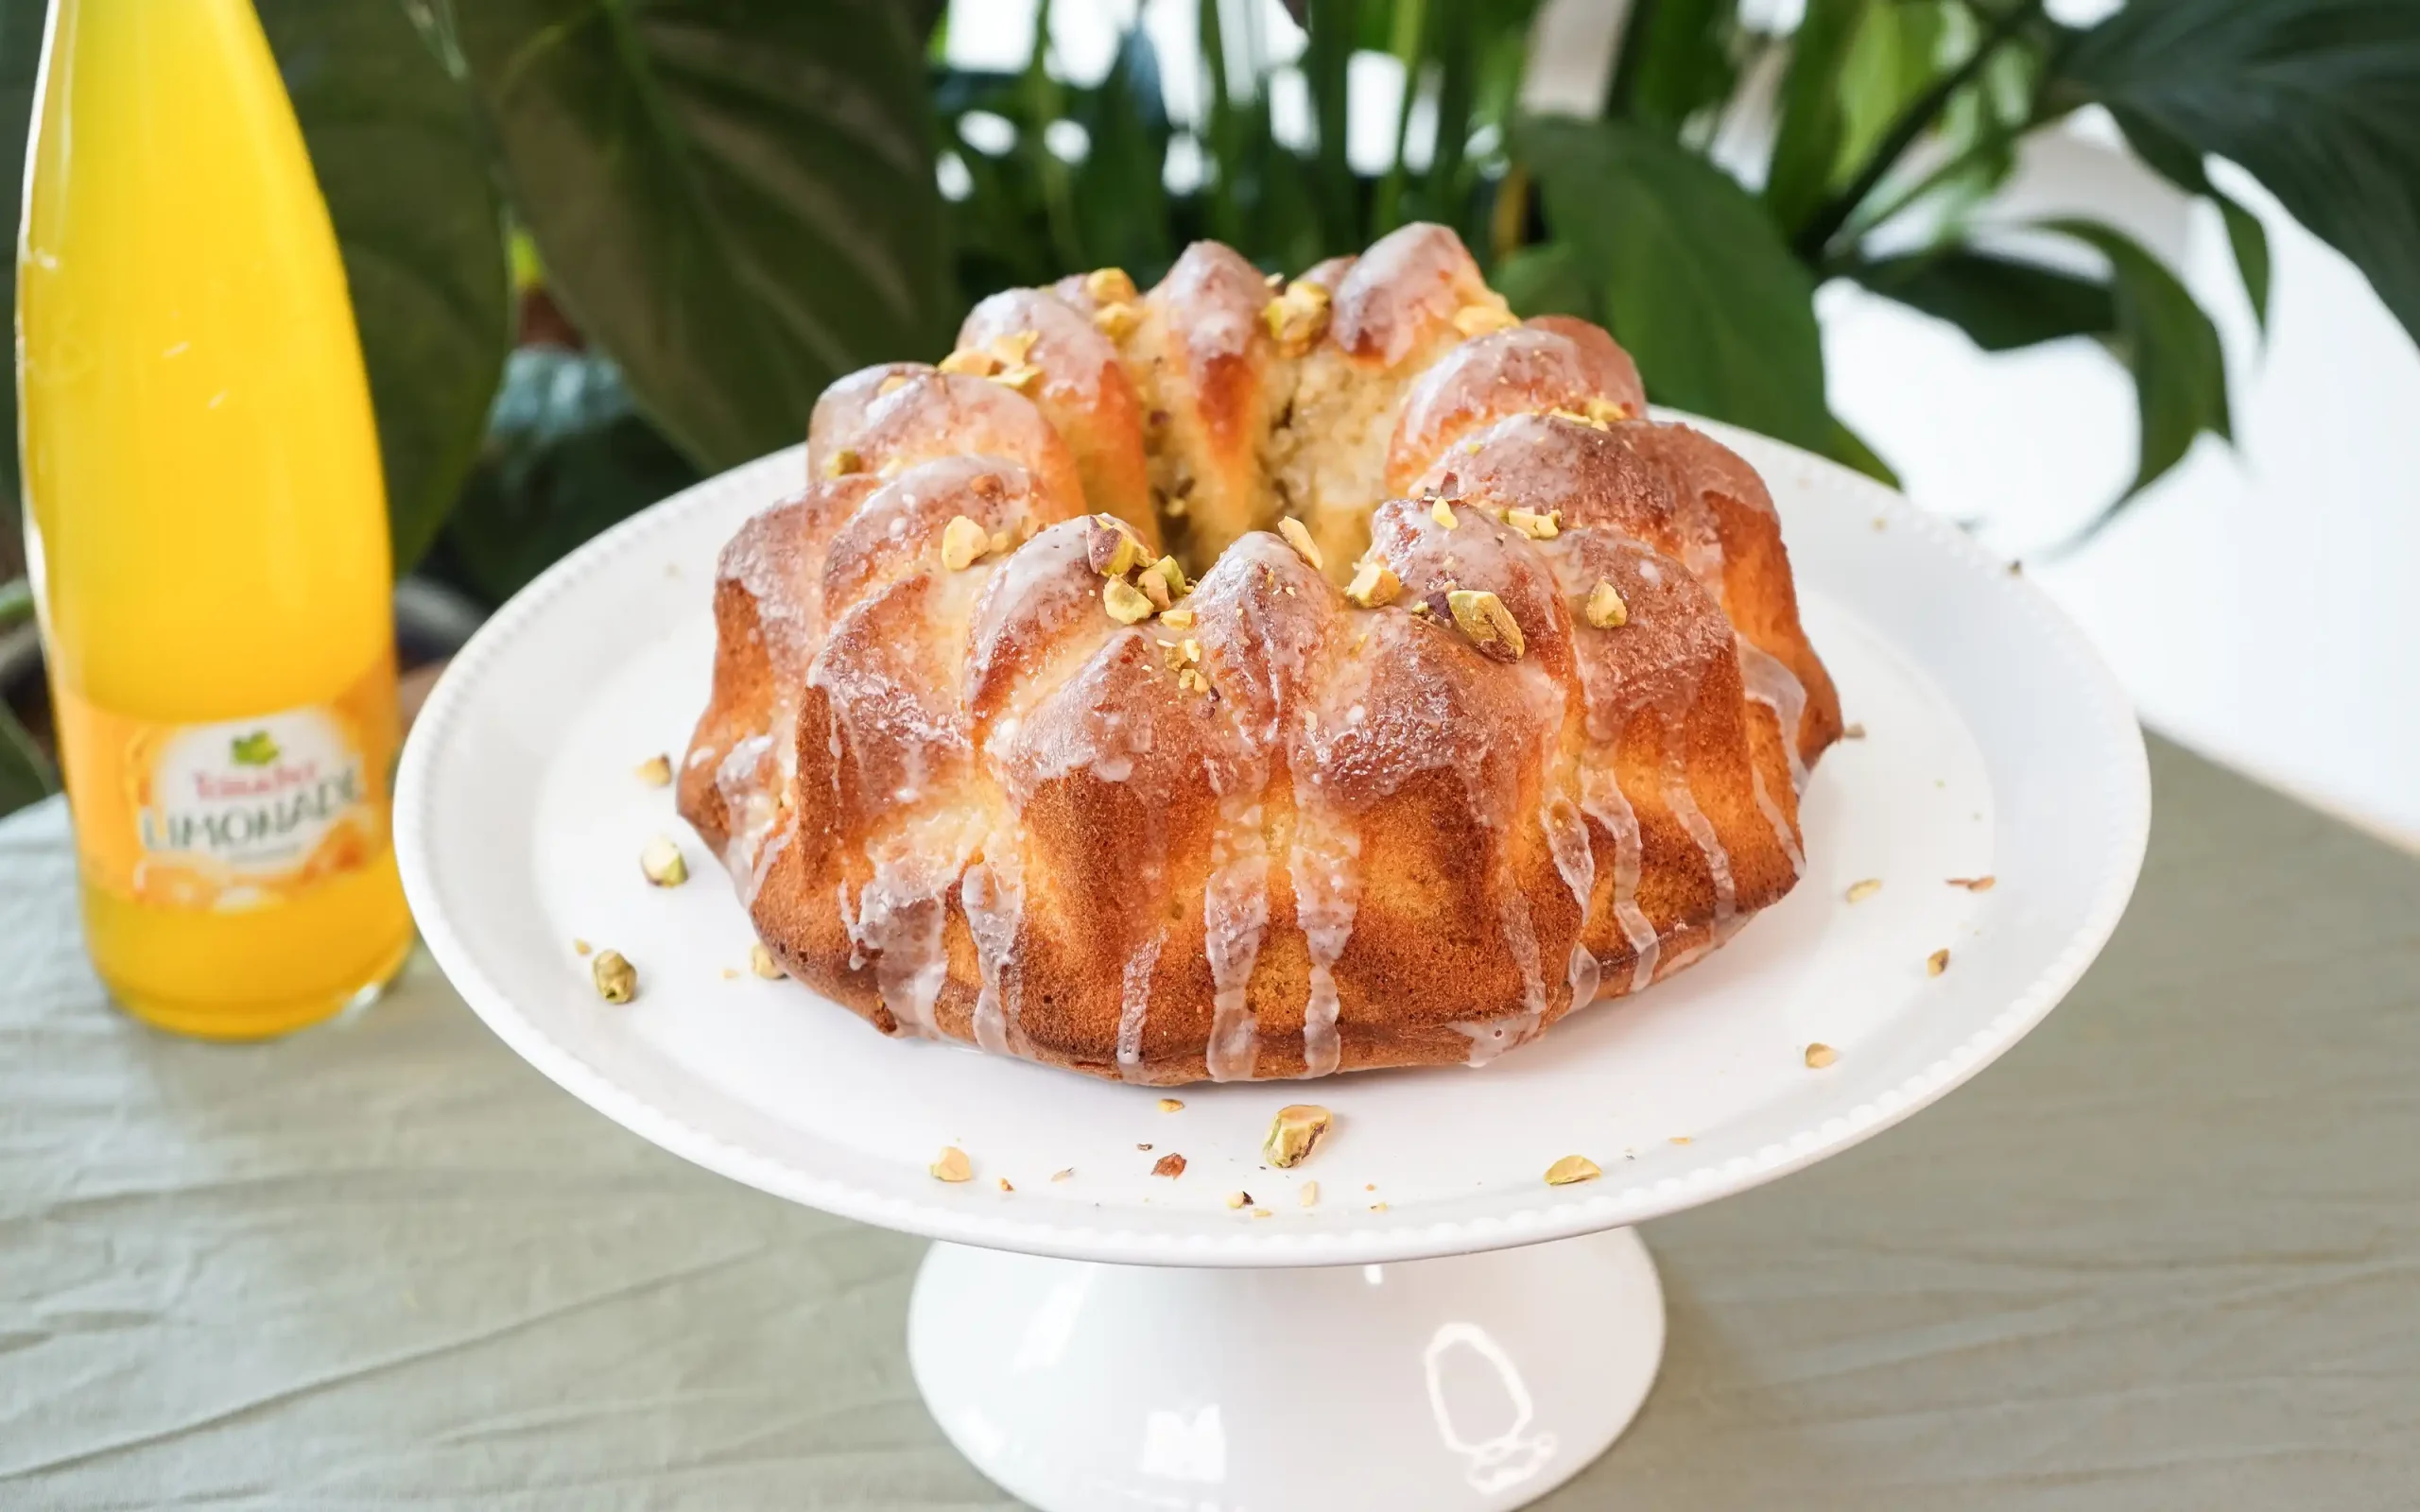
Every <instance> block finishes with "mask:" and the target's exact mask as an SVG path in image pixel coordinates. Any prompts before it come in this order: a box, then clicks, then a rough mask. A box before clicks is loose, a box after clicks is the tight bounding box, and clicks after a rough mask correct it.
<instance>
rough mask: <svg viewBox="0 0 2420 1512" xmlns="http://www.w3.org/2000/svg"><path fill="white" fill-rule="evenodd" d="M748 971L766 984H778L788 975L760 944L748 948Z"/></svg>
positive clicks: (771, 954) (780, 964) (770, 953)
mask: <svg viewBox="0 0 2420 1512" xmlns="http://www.w3.org/2000/svg"><path fill="white" fill-rule="evenodd" d="M748 969H749V970H750V971H753V972H755V973H756V974H757V975H758V976H761V977H763V978H764V979H765V980H766V981H768V982H778V981H780V980H781V979H782V978H783V977H786V976H787V975H789V974H790V973H789V972H787V971H783V970H782V963H781V962H779V961H777V960H775V959H773V953H772V952H771V951H769V950H767V949H766V948H765V947H764V946H763V945H761V944H759V945H751V946H749V947H748Z"/></svg>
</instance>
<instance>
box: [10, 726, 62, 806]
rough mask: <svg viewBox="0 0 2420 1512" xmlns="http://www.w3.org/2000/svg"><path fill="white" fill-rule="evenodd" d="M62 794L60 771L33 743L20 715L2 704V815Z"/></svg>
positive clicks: (32, 738) (40, 748)
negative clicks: (52, 795) (60, 789)
mask: <svg viewBox="0 0 2420 1512" xmlns="http://www.w3.org/2000/svg"><path fill="white" fill-rule="evenodd" d="M58 791H59V771H58V769H57V768H56V767H54V766H52V765H50V758H49V757H47V756H44V755H43V753H42V747H40V746H37V745H35V744H34V737H33V736H32V735H30V734H28V733H26V727H25V726H23V725H21V724H19V723H17V716H16V715H15V714H12V713H9V710H8V707H7V706H6V705H0V816H5V815H9V814H13V813H15V812H16V811H17V810H19V809H22V808H25V807H27V806H28V805H30V804H35V803H39V802H41V801H42V800H43V799H46V798H48V797H49V796H50V795H51V794H53V793H56V792H58Z"/></svg>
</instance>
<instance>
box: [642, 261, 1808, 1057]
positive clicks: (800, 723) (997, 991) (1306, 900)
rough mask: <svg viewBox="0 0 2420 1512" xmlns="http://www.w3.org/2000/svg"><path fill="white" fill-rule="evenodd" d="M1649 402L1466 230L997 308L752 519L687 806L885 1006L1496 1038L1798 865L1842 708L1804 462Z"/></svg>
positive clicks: (766, 931)
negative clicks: (1809, 613) (1323, 257)
mask: <svg viewBox="0 0 2420 1512" xmlns="http://www.w3.org/2000/svg"><path fill="white" fill-rule="evenodd" d="M1644 404H1645V395H1644V392H1643V391H1642V389H1641V388H1640V386H1639V381H1638V374H1637V371H1636V369H1634V367H1633V365H1632V363H1631V361H1630V359H1629V357H1628V356H1627V355H1626V354H1624V352H1622V350H1621V349H1620V348H1619V347H1618V346H1616V344H1615V343H1614V341H1613V338H1612V337H1610V336H1609V335H1606V334H1605V333H1604V332H1603V331H1601V330H1599V329H1598V328H1597V327H1595V326H1593V325H1589V324H1587V323H1585V322H1583V321H1579V320H1572V319H1566V318H1540V319H1535V320H1530V321H1527V322H1524V321H1521V320H1518V319H1516V318H1514V317H1513V315H1511V314H1510V313H1509V312H1508V311H1507V310H1506V308H1505V304H1504V301H1503V300H1502V299H1501V298H1499V297H1498V296H1497V295H1495V293H1494V292H1492V291H1491V290H1490V289H1488V287H1487V286H1486V284H1485V283H1484V282H1483V281H1482V279H1481V277H1480V275H1479V271H1478V266H1476V265H1475V264H1474V263H1473V262H1472V260H1471V258H1470V255H1469V253H1468V252H1467V251H1465V250H1464V249H1463V248H1462V246H1461V242H1460V241H1458V240H1457V239H1456V238H1455V236H1454V234H1453V233H1452V232H1449V231H1446V230H1444V229H1443V228H1442V227H1438V226H1426V225H1420V226H1410V227H1407V228H1405V229H1403V230H1401V231H1398V232H1394V233H1393V234H1392V235H1390V236H1388V237H1386V238H1385V239H1384V240H1382V241H1380V242H1378V243H1377V244H1376V245H1375V246H1374V247H1372V248H1371V249H1369V250H1368V251H1367V252H1366V253H1365V254H1363V255H1362V256H1361V257H1359V258H1358V259H1338V260H1335V261H1333V262H1329V263H1325V264H1322V265H1321V266H1319V267H1316V268H1314V269H1312V270H1311V271H1310V272H1308V273H1306V274H1305V275H1304V276H1303V277H1300V278H1297V279H1294V280H1292V281H1290V282H1288V281H1285V280H1283V279H1278V278H1270V279H1264V278H1263V277H1262V275H1261V274H1260V273H1259V272H1258V271H1257V270H1256V269H1254V268H1253V266H1252V265H1251V264H1249V263H1247V262H1246V261H1245V260H1244V259H1243V258H1242V257H1240V256H1239V255H1237V254H1236V252H1234V251H1233V250H1231V249H1227V248H1225V247H1222V246H1219V245H1217V244H1215V243H1208V242H1204V243H1200V244H1197V245H1195V246H1194V247H1192V248H1190V249H1187V250H1186V251H1185V253H1184V256H1182V257H1181V258H1179V259H1178V260H1177V262H1176V265H1175V266H1174V267H1172V268H1171V269H1170V270H1169V272H1168V274H1167V277H1166V278H1165V279H1163V280H1162V281H1161V282H1160V283H1159V284H1158V285H1157V286H1156V287H1154V288H1152V289H1151V290H1150V292H1149V293H1139V292H1138V291H1137V290H1136V288H1135V287H1134V284H1133V283H1132V281H1131V280H1130V279H1129V278H1128V277H1127V276H1126V275H1125V274H1124V273H1122V272H1120V271H1118V270H1116V269H1115V268H1105V269H1102V270H1100V271H1098V272H1094V273H1090V274H1085V275H1082V276H1080V277H1076V278H1070V279H1068V280H1065V281H1063V282H1062V283H1059V284H1057V285H1056V286H1054V287H1052V288H1049V289H1016V290H1011V291H1010V292H1008V293H1004V294H999V295H994V297H992V298H991V299H988V300H985V301H983V302H982V303H981V304H979V305H977V307H976V308H975V310H974V312H973V314H971V315H970V316H969V317H968V318H967V320H966V323H965V326H964V329H963V331H962V332H961V334H960V336H959V347H958V350H957V351H955V352H952V353H950V355H949V356H948V357H947V358H945V359H944V360H943V361H942V363H941V364H940V365H939V366H938V367H926V366H924V365H922V364H917V363H896V364H890V365H886V366H883V367H877V368H872V369H866V370H864V371H862V372H858V373H855V374H853V375H851V376H849V377H847V378H844V379H842V380H840V381H839V382H838V383H836V384H834V385H833V386H832V387H831V388H830V389H829V390H828V391H827V392H826V393H825V394H824V396H823V398H822V399H821V402H820V403H819V404H817V405H816V408H815V413H814V417H813V420H812V422H811V425H810V428H809V432H808V437H807V466H808V470H809V473H810V476H809V480H808V482H807V484H806V488H805V490H804V492H803V493H801V494H800V495H799V496H798V497H797V498H795V499H793V500H791V501H789V502H788V503H786V504H783V505H781V506H779V507H775V508H773V509H770V510H769V511H767V512H766V513H763V514H761V515H759V516H757V517H756V518H755V519H753V520H752V521H750V522H749V523H748V524H747V525H746V526H745V527H744V528H743V529H742V530H741V531H740V532H739V534H738V536H737V537H736V538H735V539H734V540H733V541H732V542H731V543H730V545H729V546H728V548H726V550H725V552H724V554H723V558H722V563H721V570H720V576H719V581H718V582H717V585H716V590H715V614H716V620H717V632H718V637H719V640H718V644H717V652H716V659H715V667H714V681H713V690H712V695H711V698H710V701H709V703H708V705H707V708H706V711H705V713H704V716H703V717H702V718H701V719H700V722H699V725H698V729H697V733H696V736H695V738H694V740H693V742H692V744H691V746H690V747H689V751H688V754H687V757H686V759H685V761H684V762H683V768H682V773H681V788H680V805H681V812H682V813H683V816H685V817H686V818H687V819H688V821H689V822H690V823H691V824H692V825H693V826H695V827H696V829H697V831H698V832H699V833H700V835H701V836H702V837H703V838H704V839H705V840H706V842H707V843H708V844H709V845H711V846H712V847H713V848H714V849H715V850H716V851H717V852H718V853H719V854H721V855H722V857H723V858H724V861H725V863H726V865H727V866H728V868H729V869H730V871H731V874H732V876H733V878H734V880H735V883H736V885H737V886H738V888H739V891H740V895H741V897H742V899H743V900H744V901H745V902H746V904H747V906H748V909H749V911H750V914H751V916H752V919H753V921H754V923H755V926H756V928H757V930H758V932H759V933H760V934H761V935H762V936H763V938H764V940H765V942H766V944H767V945H768V946H769V948H770V949H771V951H772V952H773V954H775V955H776V956H777V957H778V958H779V959H780V960H781V962H782V963H783V964H784V965H785V966H786V967H787V969H788V970H789V971H790V972H791V973H792V974H794V975H796V976H798V977H799V978H801V979H802V980H804V981H805V982H807V983H809V984H811V985H812V986H813V987H814V988H817V989H818V990H819V991H821V992H822V993H824V994H826V995H828V996H830V997H832V998H834V999H835V1000H837V1001H838V1002H840V1003H842V1004H845V1005H848V1006H849V1007H851V1008H853V1009H854V1010H856V1012H857V1013H859V1014H861V1015H863V1016H864V1017H865V1018H867V1019H868V1020H870V1021H871V1022H873V1024H874V1026H875V1027H877V1028H879V1029H881V1030H882V1031H883V1032H884V1033H886V1034H894V1035H919V1036H929V1037H946V1038H949V1039H954V1040H971V1041H973V1042H974V1043H976V1044H977V1045H980V1046H981V1047H983V1048H984V1049H986V1050H990V1051H994V1052H995V1053H1002V1054H1008V1055H1015V1056H1023V1057H1029V1058H1031V1059H1035V1060H1041V1061H1046V1062H1049V1063H1051V1064H1054V1065H1061V1066H1068V1067H1073V1068H1075V1069H1077V1070H1080V1071H1087V1072H1091V1073H1094V1074H1099V1075H1104V1076H1115V1077H1122V1078H1125V1079H1127V1080H1131V1081H1136V1082H1146V1083H1155V1084H1167V1083H1175V1082H1184V1081H1190V1080H1195V1079H1199V1078H1202V1077H1212V1078H1218V1079H1222V1080H1223V1079H1235V1078H1249V1077H1282V1076H1317V1075H1322V1074H1326V1073H1329V1072H1335V1071H1351V1070H1358V1069H1362V1068H1368V1067H1376V1066H1400V1065H1414V1064H1426V1063H1433V1062H1454V1061H1469V1062H1474V1063H1478V1062H1484V1061H1486V1060H1489V1059H1491V1058H1493V1057H1495V1056H1496V1055H1498V1054H1500V1053H1501V1052H1503V1051H1504V1050H1507V1049H1509V1048H1511V1047H1513V1046H1514V1045H1517V1044H1520V1043H1523V1042H1524V1041H1526V1040H1530V1039H1531V1038H1534V1037H1535V1036H1536V1035H1537V1034H1538V1033H1539V1032H1540V1031H1541V1030H1542V1029H1544V1028H1545V1027H1546V1026H1547V1025H1548V1024H1550V1023H1552V1022H1555V1021H1556V1020H1557V1019H1559V1018H1561V1017H1562V1016H1563V1015H1564V1014H1565V1013H1567V1012H1569V1011H1570V1010H1571V1009H1573V1008H1574V1007H1578V1006H1580V1005H1584V1004H1586V1003H1588V1002H1590V1001H1591V1000H1593V999H1596V998H1599V997H1610V996H1617V995H1620V994H1623V993H1628V992H1633V991H1635V990H1637V989H1638V988H1642V987H1645V986H1646V985H1647V984H1648V983H1650V982H1651V981H1654V980H1655V979H1656V978H1658V977H1661V976H1664V975H1667V974H1668V973H1670V972H1672V971H1678V970H1680V969H1681V968H1682V967H1684V966H1685V965H1687V964H1688V963H1689V962H1691V961H1693V960H1695V959H1697V958H1698V957H1699V956H1701V955H1703V954H1704V953H1705V952H1706V951H1708V950H1710V949H1711V948H1713V947H1715V946H1717V945H1720V944H1721V943H1722V942H1723V941H1724V940H1725V939H1726V938H1728V937H1729V936H1731V934H1732V933H1733V932H1734V931H1735V930H1737V928H1738V927H1739V926H1740V924H1741V923H1743V922H1744V921H1745V920H1746V919H1748V917H1749V916H1750V915H1752V914H1754V913H1755V911H1756V910H1757V909H1760V908H1763V907H1765V906H1766V905H1767V904H1770V903H1772V902H1774V901H1775V900H1776V899H1778V898H1780V897H1781V896H1782V895H1783V894H1784V893H1786V892H1788V891H1789V888H1790V886H1791V885H1792V884H1793V883H1794V882H1795V881H1796V879H1797V877H1798V874H1799V872H1800V871H1801V869H1802V868H1803V862H1802V857H1801V851H1800V839H1799V832H1798V793H1799V790H1800V787H1801V785H1802V784H1803V782H1804V780H1805V776H1806V768H1807V765H1808V764H1810V763H1812V762H1813V761H1814V760H1815V759H1816V758H1817V756H1818V755H1819V754H1821V753H1822V751H1823V750H1824V747H1827V746H1829V745H1830V744H1831V742H1832V741H1833V740H1834V739H1835V738H1836V737H1837V736H1838V735H1839V733H1840V728H1841V726H1840V711H1839V704H1838V700H1837V699H1836V697H1835V696H1834V694H1833V689H1832V684H1831V681H1830V679H1829V678H1827V677H1826V676H1825V674H1824V666H1823V663H1822V662H1819V661H1818V660H1817V659H1816V656H1815V653H1814V651H1813V649H1812V648H1811V647H1810V646H1809V645H1808V644H1807V643H1806V636H1805V635H1804V633H1803V632H1802V631H1801V629H1800V627H1799V623H1798V609H1797V603H1796V597H1795V594H1794V592H1793V590H1792V587H1791V582H1790V574H1789V558H1788V557H1787V555H1786V554H1785V552H1784V550H1783V546H1782V541H1781V534H1780V529H1779V526H1778V524H1777V522H1776V520H1775V518H1774V514H1773V509H1772V500H1771V499H1770V497H1769V496H1768V495H1767V493H1766V491H1765V488H1764V485H1763V484H1762V483H1761V482H1760V481H1759V480H1758V479H1757V477H1756V474H1755V472H1754V471H1752V470H1751V469H1750V468H1749V467H1748V466H1747V464H1745V463H1744V462H1742V461H1741V460H1740V459H1739V458H1738V457H1737V455H1734V454H1732V453H1731V452H1730V451H1728V450H1726V449H1725V448H1724V447H1723V446H1721V445H1720V443H1719V442H1717V441H1715V440H1713V439H1711V438H1708V437H1706V436H1704V435H1703V434H1701V433H1700V432H1697V431H1695V430H1691V429H1689V428H1688V427H1687V426H1685V425H1668V424H1659V423H1656V422H1653V421H1650V420H1648V419H1646V418H1645V409H1644Z"/></svg>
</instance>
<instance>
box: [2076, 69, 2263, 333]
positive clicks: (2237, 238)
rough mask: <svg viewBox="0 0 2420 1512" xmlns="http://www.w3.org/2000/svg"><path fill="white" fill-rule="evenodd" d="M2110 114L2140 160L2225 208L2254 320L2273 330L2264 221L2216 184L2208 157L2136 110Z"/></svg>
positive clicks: (2224, 216)
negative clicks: (2270, 321)
mask: <svg viewBox="0 0 2420 1512" xmlns="http://www.w3.org/2000/svg"><path fill="white" fill-rule="evenodd" d="M2110 113H2111V114H2112V115H2113V116H2115V117H2116V118H2117V121H2118V129H2120V130H2121V131H2123V132H2124V133H2125V135H2126V145H2127V146H2131V147H2133V148H2134V149H2135V156H2136V157H2139V158H2141V159H2142V160H2143V161H2144V162H2145V163H2149V164H2150V165H2151V166H2152V169H2153V170H2154V171H2155V172H2157V173H2158V174H2159V175H2160V176H2161V177H2162V178H2164V179H2166V180H2168V181H2169V182H2170V183H2172V184H2174V185H2176V186H2177V187H2178V188H2180V189H2182V190H2184V191H2185V192H2186V193H2187V194H2191V195H2200V196H2201V197H2202V198H2204V199H2207V200H2209V201H2210V202H2211V203H2213V204H2215V205H2217V206H2218V207H2219V215H2220V218H2221V220H2222V221H2223V222H2224V223H2225V225H2226V232H2227V247H2228V249H2230V250H2231V251H2233V252H2234V254H2235V266H2236V272H2237V273H2238V275H2239V276H2240V277H2241V278H2242V280H2243V292H2244V296H2245V298H2247V299H2249V300H2250V301H2252V314H2253V318H2255V319H2256V320H2257V321H2258V322H2259V324H2260V329H2261V330H2262V331H2264V332H2265V331H2267V330H2268V329H2269V232H2268V230H2267V228H2265V227H2263V226H2262V225H2261V224H2260V217H2259V216H2257V215H2254V214H2253V213H2252V212H2251V211H2249V210H2247V209H2245V208H2244V207H2243V206H2242V205H2240V204H2238V203H2237V202H2236V200H2235V199H2234V198H2232V197H2230V196H2228V195H2226V194H2224V193H2222V192H2221V191H2220V189H2219V188H2218V187H2217V186H2216V185H2214V184H2212V183H2211V182H2210V175H2209V171H2208V169H2207V168H2206V167H2204V164H2203V162H2202V154H2201V153H2199V152H2197V151H2195V150H2194V148H2193V146H2192V144H2190V143H2188V142H2186V141H2183V140H2181V139H2180V138H2178V137H2176V136H2174V135H2172V134H2170V133H2169V131H2168V130H2167V129H2165V128H2163V127H2160V126H2158V125H2156V124H2155V123H2153V122H2152V121H2149V120H2146V119H2144V118H2143V117H2142V116H2140V115H2138V114H2136V113H2135V112H2133V111H2128V110H2118V111H2112V112H2110Z"/></svg>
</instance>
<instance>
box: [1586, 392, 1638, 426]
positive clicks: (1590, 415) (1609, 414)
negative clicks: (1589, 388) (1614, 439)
mask: <svg viewBox="0 0 2420 1512" xmlns="http://www.w3.org/2000/svg"><path fill="white" fill-rule="evenodd" d="M1634 413H1635V411H1634V410H1633V409H1632V408H1631V407H1630V406H1629V405H1628V404H1623V403H1622V402H1621V401H1619V400H1617V399H1607V398H1605V397H1603V396H1602V395H1599V396H1598V397H1597V398H1595V399H1591V400H1590V401H1588V405H1587V410H1586V417H1587V421H1588V423H1589V424H1591V425H1594V426H1596V427H1597V428H1598V429H1599V430H1600V431H1601V430H1605V429H1608V428H1610V427H1611V426H1612V425H1613V423H1614V422H1615V421H1625V420H1628V419H1630V418H1631V416H1632V415H1633V414H1634Z"/></svg>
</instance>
